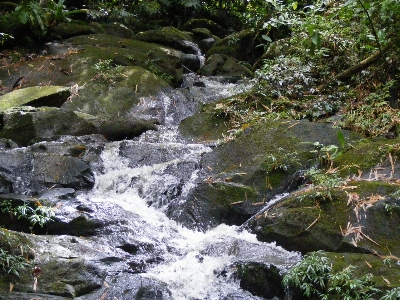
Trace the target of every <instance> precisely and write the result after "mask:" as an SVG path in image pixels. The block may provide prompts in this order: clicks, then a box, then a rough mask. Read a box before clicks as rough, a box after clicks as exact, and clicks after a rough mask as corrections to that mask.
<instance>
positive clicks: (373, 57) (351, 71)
mask: <svg viewBox="0 0 400 300" xmlns="http://www.w3.org/2000/svg"><path fill="white" fill-rule="evenodd" d="M396 41H397V40H392V41H390V42H389V43H388V44H387V45H386V46H385V47H383V48H382V50H381V51H377V52H375V53H374V54H372V55H371V56H369V57H367V58H366V59H364V60H362V61H360V62H359V63H358V64H357V65H355V66H353V67H351V68H349V69H347V70H344V71H343V72H342V73H339V74H338V75H337V76H336V80H340V81H345V80H348V79H350V78H351V76H353V75H354V74H357V73H358V72H361V71H362V70H365V69H366V68H368V67H369V66H370V65H372V64H373V63H375V61H377V60H378V58H380V57H381V56H382V55H383V54H385V53H386V52H387V51H388V50H389V49H390V48H392V47H393V46H394V45H395V44H396Z"/></svg>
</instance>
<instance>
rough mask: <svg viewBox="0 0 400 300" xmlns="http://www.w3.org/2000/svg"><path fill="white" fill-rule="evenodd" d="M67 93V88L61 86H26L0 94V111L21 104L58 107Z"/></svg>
mask: <svg viewBox="0 0 400 300" xmlns="http://www.w3.org/2000/svg"><path fill="white" fill-rule="evenodd" d="M69 95H70V93H69V89H68V88H65V87H62V86H45V87H39V86H33V87H27V88H23V89H19V90H15V91H12V92H10V93H8V94H5V95H4V96H1V97H0V112H1V111H4V110H6V109H9V108H12V107H16V106H21V105H26V106H33V107H40V106H54V107H60V106H61V105H62V104H63V103H64V102H65V100H67V98H68V96H69Z"/></svg>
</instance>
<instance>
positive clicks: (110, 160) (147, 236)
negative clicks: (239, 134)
mask: <svg viewBox="0 0 400 300" xmlns="http://www.w3.org/2000/svg"><path fill="white" fill-rule="evenodd" d="M126 143H128V144H129V145H130V146H131V147H132V148H136V147H138V145H139V142H134V141H127V142H114V143H110V144H108V145H107V148H106V149H105V151H104V152H103V155H102V158H103V160H104V164H105V170H104V174H101V175H98V177H97V180H96V181H97V185H96V187H95V189H94V190H93V192H92V193H91V194H90V195H89V199H90V201H92V202H95V203H98V204H99V205H98V206H99V207H102V208H103V209H105V210H110V208H109V206H110V205H117V206H119V207H121V208H123V209H124V210H125V211H129V212H131V213H133V214H134V215H135V218H134V220H133V221H132V222H131V224H130V226H132V227H134V228H133V231H134V232H135V233H136V237H135V238H136V239H137V240H139V241H140V242H141V243H151V244H152V245H154V246H155V247H156V249H155V251H156V252H157V254H158V257H160V261H162V263H159V264H156V265H154V266H151V267H150V268H148V269H147V270H146V273H144V274H143V276H144V277H148V278H151V279H156V280H158V281H161V282H164V283H165V284H167V286H168V289H169V290H170V291H171V294H172V299H174V300H190V299H207V300H220V299H224V298H225V297H227V296H229V295H240V297H242V298H235V299H260V298H258V297H255V296H252V295H251V294H250V293H249V292H246V291H243V290H242V289H240V286H239V282H238V281H237V280H235V276H234V273H235V267H234V263H237V262H260V263H266V264H273V265H275V266H277V267H279V268H280V269H282V270H283V269H285V268H286V267H287V266H291V265H293V264H294V263H296V262H298V261H299V260H300V258H301V257H300V254H299V253H295V252H289V251H286V250H284V249H282V248H281V247H279V246H276V245H274V244H269V243H263V242H259V241H257V239H256V237H255V235H253V234H250V233H249V232H247V231H246V230H243V229H242V228H239V227H236V226H227V225H224V224H222V225H219V226H218V227H216V228H213V229H212V230H209V231H208V232H198V231H193V230H189V229H187V228H184V227H182V226H180V225H179V224H177V223H176V222H174V221H172V220H170V219H169V218H168V217H167V216H166V215H165V214H164V213H163V207H164V206H163V203H159V204H158V205H149V198H148V197H146V195H149V194H150V195H151V194H152V192H153V193H155V194H156V193H157V192H156V191H157V190H163V189H164V188H165V187H166V186H169V185H170V184H172V185H173V184H176V183H177V182H178V181H179V180H177V178H176V177H177V174H173V173H170V170H171V169H170V167H171V166H175V165H177V164H179V163H188V162H192V163H197V162H198V161H199V160H200V158H201V154H202V153H204V152H207V151H210V149H209V148H208V147H206V146H204V145H197V144H187V145H184V144H179V143H171V142H167V143H165V142H163V143H154V144H153V145H147V146H149V147H150V146H152V147H154V148H155V149H157V148H158V149H159V148H162V149H164V150H165V149H171V151H170V152H169V153H167V154H165V155H164V156H163V161H161V160H158V161H157V160H156V162H155V163H154V164H152V165H147V164H145V163H144V162H143V163H142V164H140V163H133V161H136V159H134V160H132V159H131V158H126V157H123V156H121V154H123V152H121V147H122V145H124V146H125V147H126ZM139 152H140V150H139ZM167 152H168V151H167ZM133 156H134V155H133ZM138 160H141V159H139V158H138ZM197 172H198V170H197V169H196V168H193V170H192V173H191V174H188V175H187V176H186V177H187V178H186V181H185V183H184V186H183V188H182V190H183V192H182V194H185V193H187V192H189V191H190V189H191V188H192V187H193V186H194V185H193V184H192V182H193V181H194V178H196V176H197ZM133 178H134V180H132V179H133ZM143 190H144V191H145V192H143ZM152 197H154V195H152V196H151V197H150V198H152ZM183 198H184V197H183ZM144 259H145V257H144ZM238 297H239V296H238Z"/></svg>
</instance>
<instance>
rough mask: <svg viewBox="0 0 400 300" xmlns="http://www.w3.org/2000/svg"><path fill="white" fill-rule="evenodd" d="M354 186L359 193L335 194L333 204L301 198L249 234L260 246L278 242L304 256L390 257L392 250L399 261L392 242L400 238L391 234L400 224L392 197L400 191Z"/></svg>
mask: <svg viewBox="0 0 400 300" xmlns="http://www.w3.org/2000/svg"><path fill="white" fill-rule="evenodd" d="M351 185H354V187H355V188H354V189H353V190H352V192H351V193H350V194H349V193H346V192H345V191H343V190H340V189H337V190H334V191H332V199H331V200H328V199H324V198H323V197H322V198H321V197H318V195H316V194H315V191H313V190H312V189H308V190H306V191H304V192H302V193H301V192H300V193H299V192H297V193H296V195H294V196H292V197H290V198H288V199H286V200H284V201H283V202H281V203H279V204H277V205H275V206H273V207H271V208H270V209H269V210H268V214H262V215H260V216H259V217H258V218H255V219H254V220H253V221H252V222H251V229H252V231H253V232H254V233H255V234H257V237H258V238H259V239H260V240H262V241H276V243H277V244H279V245H281V246H282V247H285V248H286V249H289V250H297V251H301V252H303V253H306V252H309V251H318V250H326V251H335V252H360V253H374V252H375V251H376V252H377V253H386V251H387V249H389V251H390V253H392V254H393V255H395V256H398V255H399V254H400V248H399V245H398V243H394V242H393V241H394V240H397V239H399V238H400V236H399V232H398V230H392V229H391V228H394V227H395V225H394V224H396V223H397V222H398V221H399V220H400V210H399V207H400V203H399V200H398V199H396V198H394V197H393V196H392V195H393V194H394V193H395V191H396V190H397V189H396V188H395V187H393V186H391V185H390V184H387V183H383V182H363V181H358V182H354V183H352V184H351ZM381 195H382V196H381ZM383 195H385V196H383ZM349 197H350V198H349ZM351 197H355V198H351ZM351 199H358V200H356V201H355V202H354V201H353V200H351ZM316 204H317V205H316ZM390 208H392V209H390ZM367 237H368V238H367Z"/></svg>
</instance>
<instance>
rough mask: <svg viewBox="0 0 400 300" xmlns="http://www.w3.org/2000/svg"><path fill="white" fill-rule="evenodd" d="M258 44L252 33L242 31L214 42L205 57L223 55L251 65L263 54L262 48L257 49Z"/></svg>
mask: <svg viewBox="0 0 400 300" xmlns="http://www.w3.org/2000/svg"><path fill="white" fill-rule="evenodd" d="M260 43H261V42H260V41H258V39H257V37H256V36H255V33H254V32H253V31H251V30H244V31H241V32H238V33H233V34H231V35H228V36H227V37H225V38H223V39H221V40H218V41H216V42H215V43H214V44H213V46H212V47H211V49H210V50H208V51H207V53H206V55H207V57H209V56H211V55H213V54H225V55H228V56H231V57H234V58H235V59H237V60H240V61H246V62H248V63H250V64H253V63H254V62H255V61H257V60H258V59H259V58H260V57H261V55H262V54H263V50H262V47H257V46H258V45H259V44H260Z"/></svg>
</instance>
